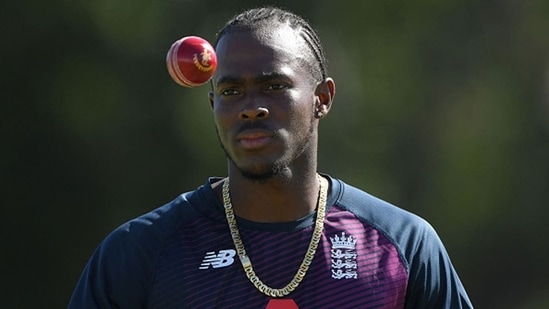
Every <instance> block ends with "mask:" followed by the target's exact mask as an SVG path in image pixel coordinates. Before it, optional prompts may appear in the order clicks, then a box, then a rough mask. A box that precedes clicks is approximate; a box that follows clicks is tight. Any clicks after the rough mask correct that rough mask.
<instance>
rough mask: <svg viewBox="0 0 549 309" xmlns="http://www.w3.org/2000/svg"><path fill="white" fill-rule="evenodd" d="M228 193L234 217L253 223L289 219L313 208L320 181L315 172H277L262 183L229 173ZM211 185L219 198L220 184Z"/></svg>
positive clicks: (315, 205) (303, 214)
mask: <svg viewBox="0 0 549 309" xmlns="http://www.w3.org/2000/svg"><path fill="white" fill-rule="evenodd" d="M229 178H230V196H231V201H232V205H233V209H234V212H235V214H236V215H237V216H239V217H241V218H245V219H247V220H251V221H256V222H268V223H276V222H290V221H294V220H297V219H299V218H303V217H305V216H307V215H308V214H310V213H312V212H314V211H315V209H316V207H317V201H318V194H319V185H320V184H319V181H318V178H317V176H316V173H315V172H314V171H312V172H309V173H303V174H299V175H296V174H293V175H291V176H289V175H280V176H276V177H273V178H272V179H269V180H267V181H264V182H257V181H253V180H250V179H247V178H244V177H242V176H241V175H240V173H238V172H232V173H231V172H229ZM217 187H218V188H214V189H215V190H216V192H217V194H218V197H219V198H221V194H220V193H221V186H217Z"/></svg>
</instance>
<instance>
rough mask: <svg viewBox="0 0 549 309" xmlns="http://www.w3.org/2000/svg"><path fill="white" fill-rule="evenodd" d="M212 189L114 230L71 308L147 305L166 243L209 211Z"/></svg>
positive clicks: (84, 277) (189, 195) (93, 259)
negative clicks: (188, 224)
mask: <svg viewBox="0 0 549 309" xmlns="http://www.w3.org/2000/svg"><path fill="white" fill-rule="evenodd" d="M207 188H208V186H201V187H200V188H198V189H197V190H194V191H189V192H187V193H183V194H181V195H180V196H178V197H177V198H175V199H174V200H173V201H171V202H169V203H167V204H165V205H163V206H161V207H159V208H156V209H154V210H153V211H151V212H149V213H146V214H144V215H142V216H139V217H137V218H135V219H132V220H129V221H128V222H126V223H124V224H122V225H120V226H119V227H117V228H116V229H114V230H113V231H112V232H111V233H110V234H109V235H108V236H107V237H106V238H105V239H104V240H103V241H102V242H101V244H99V246H98V247H97V249H96V250H95V252H94V254H93V255H92V257H91V258H90V259H89V260H88V263H87V264H86V267H85V268H84V271H83V272H82V275H81V277H80V280H79V282H78V283H77V286H76V288H75V290H74V292H73V296H72V298H71V302H70V304H71V305H70V306H69V307H70V308H105V307H110V305H111V304H117V305H119V306H120V307H123V308H141V307H144V305H143V304H145V303H146V301H147V293H148V291H149V288H150V286H151V282H152V279H153V278H154V271H155V267H156V264H157V259H158V257H159V255H160V254H161V251H162V249H163V246H165V244H166V242H167V241H169V239H170V237H171V236H172V235H173V234H174V233H175V232H176V231H177V230H178V228H179V227H181V226H183V225H185V223H186V222H192V221H193V220H195V219H196V217H197V216H198V215H199V214H200V213H201V212H203V213H207V212H208V207H211V206H210V204H211V202H212V200H215V197H214V196H213V193H211V192H209V191H208V190H207ZM210 191H211V190H210Z"/></svg>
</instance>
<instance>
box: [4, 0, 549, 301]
mask: <svg viewBox="0 0 549 309" xmlns="http://www.w3.org/2000/svg"><path fill="white" fill-rule="evenodd" d="M271 3H273V4H278V5H282V6H284V7H286V8H289V9H291V10H293V11H295V12H297V13H299V14H301V15H303V16H305V17H306V18H307V19H309V20H310V21H311V23H312V24H313V26H314V27H315V28H316V29H317V30H318V31H319V34H320V37H321V39H322V41H323V43H324V46H325V49H326V53H327V57H328V59H329V61H330V62H329V72H330V75H331V76H332V77H333V78H334V79H335V80H336V83H337V95H336V100H335V103H334V104H335V105H334V108H333V109H332V112H331V113H330V115H329V116H328V118H326V119H325V120H323V122H322V123H321V140H320V142H321V146H320V170H321V171H323V172H326V173H329V174H331V175H332V176H335V177H338V178H342V179H343V180H345V181H346V182H348V183H350V184H353V185H355V186H358V187H360V188H362V189H365V190H366V191H368V192H370V193H372V194H375V195H377V196H379V197H381V198H383V199H385V200H388V201H389V202H392V203H394V204H397V205H399V206H400V207H402V208H405V209H408V210H410V211H412V212H415V213H417V214H419V215H421V216H422V217H424V218H426V219H427V220H429V221H430V222H431V223H432V225H433V226H434V227H435V228H436V229H437V231H438V232H439V234H440V236H441V238H442V239H443V241H444V242H445V244H446V246H447V249H448V251H449V252H450V255H451V257H452V260H453V262H454V264H455V266H456V268H457V270H458V272H459V274H460V277H461V279H462V281H463V283H464V284H465V286H466V288H467V290H468V292H469V294H470V297H471V299H472V300H473V302H474V303H475V305H476V307H477V308H520V309H522V308H527V309H531V308H549V280H548V279H547V278H548V277H549V266H548V265H547V260H548V258H547V257H548V256H549V246H548V240H547V238H548V236H549V224H548V221H549V209H547V208H548V207H547V206H549V203H548V200H549V1H546V0H530V1H529V0H526V1H512V0H502V1H497V0H480V1H479V0H462V1H455V0H446V1H433V0H417V1H404V0H390V1H359V0H356V1H326V0H314V1H295V0H293V1H289V0H288V1H272V2H271ZM260 4H262V3H261V2H257V1H207V0H204V1H192V0H188V1H176V0H168V1H143V0H134V1H122V0H96V1H80V0H73V1H62V0H49V1H43V0H27V1H17V2H16V1H12V0H10V1H3V2H2V5H1V10H0V22H1V23H2V30H3V33H4V35H3V40H2V41H3V42H2V48H1V49H0V56H1V57H0V62H1V70H2V74H1V78H2V80H1V84H0V87H1V88H0V90H1V98H2V103H1V104H0V137H1V138H2V150H1V151H0V185H1V186H0V187H1V189H0V190H1V191H0V192H1V199H0V201H1V202H0V203H1V211H2V214H3V218H4V219H3V220H2V223H1V224H0V226H1V231H2V243H1V247H2V248H1V250H0V252H1V253H0V258H1V260H0V278H1V280H0V285H1V286H0V293H1V294H0V295H1V299H2V300H1V301H0V307H2V308H63V307H66V304H67V302H68V300H69V297H70V295H71V292H72V289H73V287H74V285H75V284H76V281H77V280H78V277H79V275H80V272H81V271H82V268H83V267H84V264H85V263H86V261H87V259H88V258H89V256H90V255H91V254H92V252H93V250H94V249H95V247H96V246H97V245H98V243H99V242H100V241H101V240H102V239H103V238H104V237H105V236H106V235H107V233H109V232H110V231H111V230H112V229H114V228H115V227H116V226H118V225H119V224H121V223H123V222H124V221H126V220H129V219H131V218H133V217H135V216H138V215H140V214H142V213H144V212H147V211H149V210H151V209H153V208H156V207H158V206H160V205H162V204H164V203H166V202H168V201H170V200H171V199H173V198H175V197H176V196H177V195H178V194H180V193H181V192H184V191H188V190H192V189H194V188H196V187H197V186H199V185H201V184H202V183H203V182H204V181H205V180H206V178H207V177H208V176H210V175H219V176H222V175H225V173H226V172H225V165H226V162H225V159H224V156H223V153H222V151H221V150H220V147H219V146H218V142H217V138H216V136H215V130H214V126H213V122H212V115H211V111H210V107H209V104H208V101H207V92H208V90H209V88H208V86H204V87H199V88H195V89H184V88H182V87H180V86H178V85H177V84H176V83H175V82H173V81H172V80H171V79H170V77H169V75H168V73H167V70H166V67H165V55H166V52H167V50H168V48H169V47H170V45H171V44H172V43H173V42H174V41H175V40H177V39H178V38H180V37H183V36H186V35H199V36H203V37H205V38H207V39H209V40H213V39H214V34H215V32H216V30H217V29H219V28H220V27H221V26H222V25H223V23H224V22H225V21H226V20H227V19H228V18H229V17H231V16H232V15H234V14H235V13H237V12H240V11H241V10H242V9H244V8H248V7H252V6H257V5H260Z"/></svg>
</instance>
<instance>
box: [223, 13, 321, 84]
mask: <svg viewBox="0 0 549 309" xmlns="http://www.w3.org/2000/svg"><path fill="white" fill-rule="evenodd" d="M276 24H287V25H288V26H290V27H291V28H292V29H294V30H295V31H297V32H298V34H299V35H300V36H301V37H302V38H303V40H304V41H305V43H306V44H307V46H309V48H310V49H311V51H312V53H313V55H314V57H315V58H316V62H317V64H318V65H312V66H311V74H312V75H313V78H315V79H316V80H318V81H323V80H325V79H326V77H327V70H326V62H327V61H326V58H325V57H324V51H323V49H322V44H321V43H320V39H319V37H318V35H317V33H316V32H315V30H314V29H313V28H312V27H311V25H310V24H309V23H308V22H307V21H306V20H305V19H304V18H303V17H301V16H299V15H297V14H294V13H292V12H290V11H288V10H285V9H282V8H278V7H274V6H264V7H259V8H253V9H249V10H246V11H244V12H242V13H240V14H238V15H235V16H234V17H233V18H232V19H231V20H229V21H228V22H227V23H226V24H225V26H224V27H223V28H221V30H219V32H218V33H217V35H216V40H215V46H217V44H218V42H219V40H220V39H221V38H222V37H223V36H224V35H226V34H228V33H230V32H231V31H233V30H247V31H253V30H260V29H265V28H266V27H269V26H271V27H269V28H272V26H275V25H276Z"/></svg>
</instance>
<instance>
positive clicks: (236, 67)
mask: <svg viewBox="0 0 549 309" xmlns="http://www.w3.org/2000/svg"><path fill="white" fill-rule="evenodd" d="M306 50H307V49H306V45H305V41H304V40H303V39H302V38H301V37H300V36H299V34H298V33H297V32H296V31H295V30H294V29H292V28H290V27H289V26H285V25H283V26H279V27H277V28H275V29H269V31H268V32H266V31H261V32H259V31H247V30H235V31H232V32H229V33H227V34H225V35H224V36H223V37H221V39H220V40H219V42H218V44H217V46H216V54H217V61H218V66H217V70H216V73H215V75H214V82H215V81H216V80H218V79H219V78H223V77H225V76H236V77H242V76H246V75H251V76H255V75H261V74H266V73H282V72H294V73H300V74H301V73H303V74H305V69H304V68H303V63H305V62H306V59H307V58H306V57H307V56H308V55H307V52H306ZM302 70H303V71H302Z"/></svg>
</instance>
